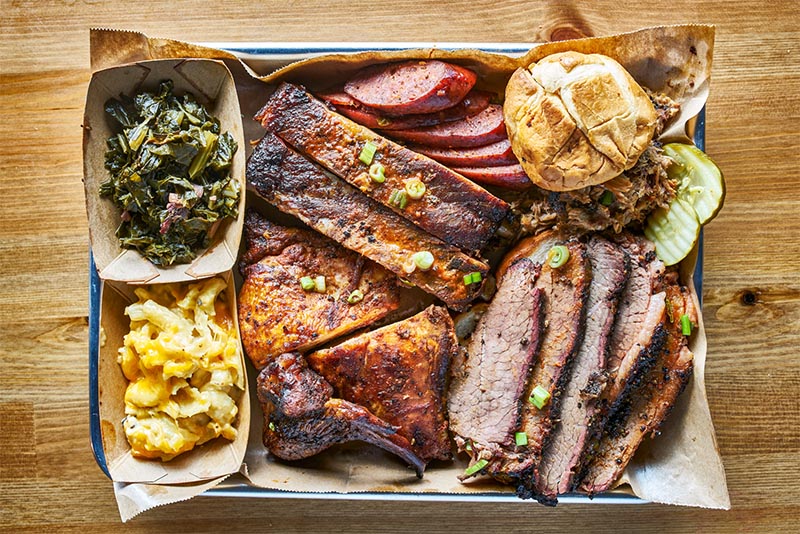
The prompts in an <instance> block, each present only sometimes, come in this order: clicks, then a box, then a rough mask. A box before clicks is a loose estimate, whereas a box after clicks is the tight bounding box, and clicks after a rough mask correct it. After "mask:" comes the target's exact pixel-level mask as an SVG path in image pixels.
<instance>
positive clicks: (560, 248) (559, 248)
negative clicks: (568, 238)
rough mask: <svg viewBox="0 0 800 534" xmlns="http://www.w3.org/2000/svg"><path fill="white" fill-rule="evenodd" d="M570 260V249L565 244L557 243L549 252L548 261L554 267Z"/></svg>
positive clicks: (556, 267)
mask: <svg viewBox="0 0 800 534" xmlns="http://www.w3.org/2000/svg"><path fill="white" fill-rule="evenodd" d="M567 260H569V249H568V248H567V247H565V246H564V245H556V246H554V247H553V248H551V249H550V252H548V253H547V263H548V264H549V265H550V267H552V268H553V269H558V268H559V267H561V266H562V265H564V264H565V263H567Z"/></svg>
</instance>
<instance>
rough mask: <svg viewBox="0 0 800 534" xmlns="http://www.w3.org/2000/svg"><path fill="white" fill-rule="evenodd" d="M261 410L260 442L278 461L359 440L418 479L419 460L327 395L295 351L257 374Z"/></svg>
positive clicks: (360, 411) (389, 431)
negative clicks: (386, 454)
mask: <svg viewBox="0 0 800 534" xmlns="http://www.w3.org/2000/svg"><path fill="white" fill-rule="evenodd" d="M257 391H258V399H259V401H261V403H262V405H263V409H264V435H263V440H264V445H265V446H266V447H267V449H268V450H269V451H270V452H271V453H272V454H274V455H275V456H276V457H278V458H281V459H283V460H290V461H291V460H300V459H303V458H308V457H310V456H313V455H315V454H318V453H320V452H322V451H324V450H325V449H327V448H328V447H331V446H332V445H336V444H339V443H347V442H350V441H364V442H367V443H370V444H372V445H376V446H378V447H380V448H382V449H383V450H385V451H388V452H390V453H392V454H395V455H397V456H399V457H400V458H402V459H403V460H405V461H406V462H407V463H408V464H409V465H410V466H411V467H413V468H414V470H415V471H416V473H417V476H418V477H422V472H423V471H424V469H425V464H424V463H423V462H422V461H421V460H420V459H419V458H418V457H417V456H416V455H415V454H414V453H413V452H412V451H411V448H410V443H409V442H408V440H407V439H406V438H404V437H402V436H400V435H399V434H398V433H397V427H394V426H392V425H390V424H388V423H387V422H385V421H383V420H382V419H379V418H377V417H375V416H374V415H372V414H371V413H370V412H369V411H367V410H366V409H365V408H363V407H361V406H358V405H356V404H353V403H351V402H348V401H345V400H342V399H337V398H332V394H333V388H332V387H331V385H330V384H329V383H328V382H326V381H325V379H324V378H322V377H321V376H319V375H317V374H316V373H314V371H312V370H311V369H309V368H308V365H307V364H306V361H305V360H304V359H303V357H302V356H301V355H300V354H299V353H296V352H292V353H285V354H282V355H280V356H278V357H277V358H275V359H274V360H272V361H271V362H270V363H269V365H267V366H266V367H265V368H264V369H263V370H262V371H261V373H260V374H259V375H258V390H257Z"/></svg>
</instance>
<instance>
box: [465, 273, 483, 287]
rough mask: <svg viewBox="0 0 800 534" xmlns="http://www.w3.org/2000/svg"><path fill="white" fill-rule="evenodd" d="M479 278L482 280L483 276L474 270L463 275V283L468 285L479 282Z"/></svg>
mask: <svg viewBox="0 0 800 534" xmlns="http://www.w3.org/2000/svg"><path fill="white" fill-rule="evenodd" d="M481 280H483V277H482V276H481V273H479V272H474V273H469V274H465V275H464V285H465V286H468V285H470V284H480V283H481Z"/></svg>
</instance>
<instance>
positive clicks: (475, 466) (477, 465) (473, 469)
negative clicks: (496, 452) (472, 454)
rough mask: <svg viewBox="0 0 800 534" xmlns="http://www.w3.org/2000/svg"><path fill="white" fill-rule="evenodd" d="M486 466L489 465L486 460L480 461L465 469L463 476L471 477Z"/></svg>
mask: <svg viewBox="0 0 800 534" xmlns="http://www.w3.org/2000/svg"><path fill="white" fill-rule="evenodd" d="M487 465H489V461H488V460H484V459H480V460H478V461H477V462H475V463H474V464H472V465H471V466H469V467H467V469H466V470H465V471H464V475H465V476H468V477H469V476H472V475H474V474H475V473H477V472H478V471H480V470H481V469H483V468H484V467H486V466H487Z"/></svg>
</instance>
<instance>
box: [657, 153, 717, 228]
mask: <svg viewBox="0 0 800 534" xmlns="http://www.w3.org/2000/svg"><path fill="white" fill-rule="evenodd" d="M664 153H665V154H666V155H667V156H669V157H670V158H672V159H673V160H674V161H675V163H674V164H673V165H670V167H669V169H667V174H669V177H670V178H672V179H674V180H676V181H677V182H678V198H680V199H681V200H684V201H685V202H687V203H689V205H691V206H692V208H694V211H695V212H697V218H698V220H699V221H700V224H701V225H702V224H705V223H707V222H708V221H710V220H711V219H713V218H714V217H715V216H716V215H717V213H718V212H719V210H720V208H722V202H723V200H724V199H725V181H724V179H723V178H722V172H721V171H720V170H719V167H717V165H716V164H715V163H714V162H713V161H712V160H711V158H709V157H708V156H707V155H706V154H705V153H704V152H703V151H701V150H700V149H698V148H696V147H694V146H692V145H684V144H681V143H670V144H667V145H664Z"/></svg>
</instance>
